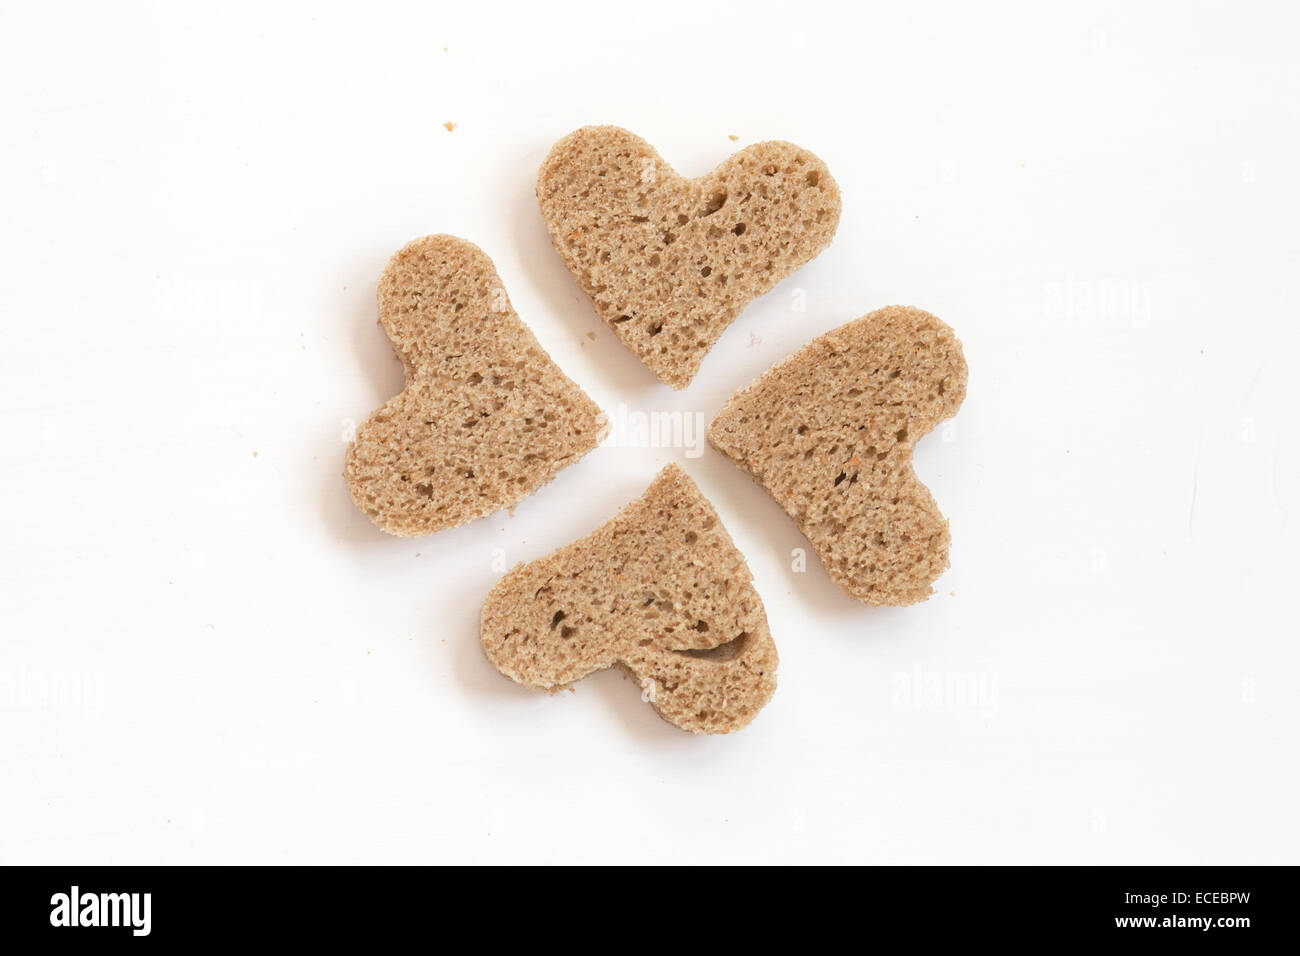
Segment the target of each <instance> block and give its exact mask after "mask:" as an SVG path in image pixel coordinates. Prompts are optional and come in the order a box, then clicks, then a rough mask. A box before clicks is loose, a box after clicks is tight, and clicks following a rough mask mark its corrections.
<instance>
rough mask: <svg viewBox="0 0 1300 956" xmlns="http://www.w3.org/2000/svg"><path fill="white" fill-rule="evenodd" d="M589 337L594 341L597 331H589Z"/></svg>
mask: <svg viewBox="0 0 1300 956" xmlns="http://www.w3.org/2000/svg"><path fill="white" fill-rule="evenodd" d="M587 338H589V339H591V340H592V341H593V342H594V341H596V333H595V332H588V333H587Z"/></svg>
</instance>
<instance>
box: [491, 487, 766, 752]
mask: <svg viewBox="0 0 1300 956" xmlns="http://www.w3.org/2000/svg"><path fill="white" fill-rule="evenodd" d="M751 582H752V577H751V575H750V573H749V566H748V565H747V564H746V563H745V558H744V556H743V555H741V553H740V552H739V551H738V550H736V546H735V545H734V544H733V543H732V541H731V536H730V535H729V534H727V531H726V529H725V528H723V526H722V522H721V521H719V520H718V513H717V512H716V511H714V510H713V505H711V504H710V503H709V501H708V499H707V498H705V497H704V496H703V495H702V494H701V493H700V490H699V488H697V487H696V486H695V482H693V481H691V479H690V478H689V477H688V476H687V474H686V473H685V472H684V471H682V469H681V468H679V467H677V466H676V465H668V466H667V467H666V468H664V469H663V470H662V471H661V472H659V475H658V476H657V477H656V478H655V480H654V482H653V483H652V484H651V485H650V487H649V488H648V489H647V490H646V492H645V494H643V495H642V496H641V497H640V498H638V499H636V500H635V501H633V502H632V503H631V504H629V505H628V506H627V507H625V508H624V509H623V510H622V511H620V512H619V513H618V514H617V515H616V516H615V517H614V518H613V519H612V520H610V521H609V522H607V523H606V524H604V525H602V526H601V527H600V528H598V529H597V530H596V531H594V532H593V533H592V534H590V535H588V536H587V537H585V538H583V539H581V540H579V541H575V542H574V543H573V544H570V545H568V546H567V547H564V548H561V549H560V550H558V551H555V552H553V553H551V554H549V555H547V556H546V557H544V558H540V559H539V560H537V561H532V562H530V563H528V564H521V565H518V566H517V567H515V568H514V570H512V571H510V572H509V573H508V574H507V575H506V576H505V577H503V578H502V579H501V580H500V582H498V583H497V586H496V587H495V588H493V589H492V592H491V593H490V594H489V595H488V596H487V600H486V601H485V602H484V603H483V618H482V633H481V637H482V641H483V650H484V652H485V653H486V654H487V657H488V660H490V661H491V662H492V663H493V665H494V666H495V667H496V668H497V669H498V670H499V671H501V673H503V674H505V675H506V676H507V677H510V678H512V679H513V680H515V681H518V682H519V683H521V684H525V685H527V686H529V687H536V688H540V689H542V690H549V691H556V690H560V689H563V688H564V687H566V686H567V685H569V684H571V683H573V682H574V681H577V680H581V679H582V678H584V677H586V676H587V675H588V674H592V673H595V672H596V671H600V670H604V669H606V668H608V667H613V666H615V665H617V666H620V667H622V668H624V669H625V670H627V671H628V672H629V673H631V675H632V676H633V677H634V678H635V679H636V680H637V681H638V683H639V684H640V685H641V688H642V696H643V697H644V698H645V699H646V700H648V701H649V703H650V704H651V705H652V706H653V707H654V708H655V710H656V711H658V712H659V715H660V716H661V717H663V718H664V719H665V720H667V721H669V722H670V723H673V724H676V725H677V726H678V727H680V728H682V729H683V730H689V731H692V732H693V733H702V734H726V733H730V732H731V731H733V730H739V729H740V728H741V727H743V726H745V725H746V724H747V723H749V722H750V721H751V720H753V719H754V715H755V714H757V713H758V711H759V709H760V708H762V706H763V705H764V704H766V703H767V701H768V699H769V698H770V697H771V696H772V692H773V691H774V690H775V689H776V667H777V654H776V645H775V644H773V643H772V636H771V634H770V633H769V632H768V627H767V615H766V613H765V612H764V610H763V602H762V601H761V600H760V599H759V596H758V592H756V591H755V590H754V586H753V584H752V583H751Z"/></svg>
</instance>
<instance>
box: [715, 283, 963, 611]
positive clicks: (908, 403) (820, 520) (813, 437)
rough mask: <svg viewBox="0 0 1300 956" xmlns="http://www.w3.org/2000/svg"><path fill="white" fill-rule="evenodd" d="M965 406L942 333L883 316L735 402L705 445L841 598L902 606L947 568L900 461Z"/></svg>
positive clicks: (828, 338) (836, 335)
mask: <svg viewBox="0 0 1300 956" xmlns="http://www.w3.org/2000/svg"><path fill="white" fill-rule="evenodd" d="M965 396H966V360H965V358H964V357H963V355H962V350H961V343H960V342H958V341H957V338H956V336H955V335H953V331H952V329H950V328H949V327H948V326H947V325H945V324H944V323H943V322H941V321H940V320H939V319H937V318H935V317H934V316H933V315H931V314H930V313H928V312H923V311H922V310H920V309H915V308H910V307H907V306H889V307H887V308H884V309H880V310H879V311H876V312H872V313H870V314H869V315H864V316H863V317H862V318H860V319H855V320H854V321H852V322H849V323H848V324H846V325H842V326H840V327H839V328H838V329H835V330H834V331H832V332H829V333H827V334H826V335H823V336H822V337H821V338H818V339H815V340H814V341H812V342H811V343H809V344H808V345H806V346H804V347H803V348H802V349H800V350H799V351H798V352H796V353H794V354H793V355H791V356H789V357H788V358H786V359H785V360H784V361H782V362H779V363H778V364H777V365H775V366H773V367H772V368H771V369H769V370H768V371H767V372H766V373H764V374H763V375H762V376H761V377H760V378H759V379H758V380H757V381H755V382H754V383H753V384H752V385H750V386H749V387H748V388H745V389H744V390H742V391H740V392H737V393H736V394H735V395H733V396H732V398H731V400H730V401H728V402H727V404H726V405H725V406H724V407H723V409H722V411H721V412H720V413H719V414H718V416H717V418H715V419H714V421H713V424H712V425H711V426H710V427H709V443H710V444H711V445H713V447H714V448H716V449H717V450H718V451H720V452H722V453H723V454H725V455H728V456H729V457H731V458H732V459H734V460H735V462H736V463H737V464H738V465H740V466H741V467H742V468H744V469H745V470H746V471H748V472H749V474H750V475H751V476H752V477H753V479H754V480H755V481H756V482H758V483H759V484H760V485H762V486H763V487H764V488H766V489H767V491H768V492H769V493H770V494H771V495H772V497H773V498H775V499H776V500H777V502H778V503H779V504H780V505H781V507H782V508H784V509H785V511H786V513H787V514H789V515H790V517H792V518H793V519H794V521H795V524H797V525H798V526H799V530H800V531H802V532H803V533H804V535H805V536H807V538H808V540H809V541H810V542H812V545H813V547H814V548H815V549H816V551H817V554H818V556H819V557H820V558H821V561H822V564H823V565H824V566H825V567H826V571H827V573H829V574H830V576H831V579H832V580H834V581H835V583H836V584H838V585H839V586H840V587H841V588H843V589H844V590H845V591H847V592H848V593H849V594H851V595H852V596H853V597H855V598H857V599H858V600H859V601H862V602H863V603H865V604H873V605H902V604H914V603H916V602H917V601H923V600H925V599H926V598H927V597H929V596H930V594H931V593H932V590H933V588H932V587H931V585H932V584H933V582H934V580H935V579H936V578H937V577H938V576H939V575H940V574H942V573H943V571H944V569H945V568H947V567H948V545H949V533H948V522H947V521H946V520H945V519H944V517H943V515H942V514H941V513H940V512H939V509H938V507H937V506H936V505H935V503H934V499H933V498H932V497H931V496H930V492H929V490H928V489H927V488H926V487H925V486H924V485H923V484H921V482H920V481H919V480H918V479H917V477H916V474H915V473H914V472H913V470H912V450H913V448H914V446H915V444H916V441H917V440H918V439H919V438H920V437H921V436H922V435H924V434H926V433H927V432H929V431H931V430H932V429H933V428H934V427H935V425H937V424H938V423H939V422H941V421H943V420H944V419H946V418H951V417H952V416H953V415H954V414H956V412H957V409H958V408H959V407H960V406H961V403H962V399H963V398H965Z"/></svg>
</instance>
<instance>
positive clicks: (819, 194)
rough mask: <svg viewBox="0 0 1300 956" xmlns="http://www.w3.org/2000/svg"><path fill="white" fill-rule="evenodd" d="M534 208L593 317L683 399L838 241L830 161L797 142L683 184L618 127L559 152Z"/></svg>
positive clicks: (564, 143) (600, 129)
mask: <svg viewBox="0 0 1300 956" xmlns="http://www.w3.org/2000/svg"><path fill="white" fill-rule="evenodd" d="M537 200H538V202H539V203H540V204H541V207H542V216H543V218H545V220H546V228H547V229H548V230H549V231H550V234H551V241H552V242H553V243H554V244H555V248H556V249H557V250H558V251H559V253H560V258H562V259H563V260H564V264H565V266H566V267H568V270H569V271H570V272H572V273H573V275H574V276H575V277H576V278H577V280H578V285H579V286H581V288H582V290H583V291H584V292H585V293H587V295H589V296H590V297H591V300H592V302H593V303H594V304H595V307H596V312H597V313H598V314H599V315H600V317H601V318H602V319H603V320H604V321H605V323H606V324H607V325H609V327H610V328H611V329H613V330H614V331H615V332H616V333H617V334H618V337H619V338H620V339H622V340H623V344H625V345H626V346H627V347H628V348H630V349H631V350H632V351H633V352H634V353H636V356H637V358H639V359H640V360H641V361H642V362H644V363H645V364H646V365H647V366H649V368H650V370H651V371H652V372H654V374H655V375H656V376H658V377H659V380H660V381H662V382H665V383H667V384H668V385H671V386H672V387H673V388H685V387H686V386H687V385H688V384H689V383H690V381H691V379H692V378H694V377H695V373H696V372H697V371H698V370H699V367H700V362H702V361H703V360H704V355H705V353H706V352H708V351H709V349H710V348H712V347H713V343H714V342H716V341H717V340H718V337H719V336H720V335H722V333H723V331H724V330H725V329H726V328H727V326H728V325H730V324H731V323H732V321H733V320H734V319H735V318H736V316H737V315H739V314H740V311H741V309H743V308H744V307H745V305H746V304H747V303H748V302H749V301H750V300H751V299H754V298H756V297H757V296H760V295H762V294H763V293H765V292H767V291H768V290H770V289H771V288H772V287H773V286H774V285H776V284H777V283H778V282H780V281H781V280H782V279H784V278H785V277H786V276H788V275H790V274H791V273H792V272H794V271H795V270H796V269H798V268H799V267H800V266H802V265H803V264H804V263H806V262H808V261H809V260H810V259H812V258H813V257H814V256H816V255H817V254H818V253H819V252H821V251H822V250H823V249H825V248H826V246H827V245H829V244H830V241H831V237H832V236H833V235H834V234H835V227H836V226H837V225H838V224H839V220H840V191H839V187H838V186H837V185H836V184H835V180H834V179H832V178H831V175H830V173H829V172H828V171H827V169H826V166H825V164H824V163H823V162H822V161H821V160H820V159H818V158H817V157H816V156H814V155H813V154H812V153H810V152H808V151H807V150H805V149H800V148H799V147H798V146H795V145H793V144H791V143H783V142H767V143H758V144H757V145H754V146H750V147H748V148H746V149H743V150H741V151H740V152H739V153H736V154H735V155H734V156H732V157H731V158H730V159H728V160H727V161H726V162H724V163H723V164H722V165H720V166H718V167H717V168H716V169H715V170H713V172H711V173H709V174H708V175H707V176H701V177H700V178H699V179H686V178H684V177H682V176H679V175H678V174H677V173H675V172H674V171H673V169H672V167H671V166H669V165H668V164H667V163H666V162H664V160H663V158H662V157H661V156H660V155H659V154H658V153H657V152H655V150H654V147H652V146H651V145H650V144H649V143H647V142H646V141H645V140H643V139H641V137H639V136H634V135H633V134H632V133H629V132H628V131H627V130H625V129H619V128H618V127H617V126H586V127H583V128H582V129H580V130H578V131H576V132H574V133H570V134H569V135H568V136H566V137H564V139H562V140H560V141H559V142H558V143H556V144H555V146H554V147H553V148H552V149H551V152H550V155H549V156H547V157H546V161H545V162H544V163H542V169H541V172H540V173H539V174H538V177H537Z"/></svg>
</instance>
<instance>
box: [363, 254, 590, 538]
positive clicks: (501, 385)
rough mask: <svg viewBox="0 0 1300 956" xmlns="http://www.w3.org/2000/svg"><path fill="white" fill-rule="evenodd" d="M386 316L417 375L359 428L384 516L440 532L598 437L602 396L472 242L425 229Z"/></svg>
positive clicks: (393, 527)
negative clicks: (527, 315) (582, 379)
mask: <svg viewBox="0 0 1300 956" xmlns="http://www.w3.org/2000/svg"><path fill="white" fill-rule="evenodd" d="M379 322H380V324H381V325H382V326H383V328H384V331H385V332H387V333H388V337H389V339H390V340H392V343H393V348H394V349H395V350H396V351H397V354H398V356H400V358H401V359H402V363H403V365H405V367H406V386H405V388H403V389H402V392H401V394H399V395H398V396H397V397H396V398H393V399H392V400H390V401H389V402H387V403H386V404H385V405H384V406H383V407H381V408H379V409H378V410H377V411H375V412H374V413H373V414H372V415H371V416H370V417H369V418H368V419H367V420H366V421H365V423H364V424H362V425H361V427H360V428H358V429H357V436H356V440H355V441H354V442H353V443H352V444H351V446H350V447H349V448H348V453H347V460H346V464H345V466H344V472H343V474H344V477H345V478H346V479H347V483H348V489H349V490H350V491H351V492H352V499H353V500H354V501H355V502H356V503H357V507H358V508H360V509H361V510H362V511H364V512H365V513H366V515H367V516H368V517H369V518H370V520H371V521H373V522H374V523H375V524H376V525H378V526H379V527H380V528H382V529H383V530H385V531H387V532H389V533H391V534H396V535H403V536H406V537H411V536H416V535H423V534H431V533H433V532H435V531H441V530H443V529H444V528H452V527H455V526H456V525H461V524H464V523H466V522H467V521H473V520H474V519H475V518H481V517H483V516H484V515H487V514H491V513H492V512H494V511H497V510H499V509H501V508H506V507H509V506H511V505H514V504H516V503H517V502H518V501H520V500H521V499H523V498H524V497H526V496H528V495H530V494H532V493H533V492H534V491H536V490H537V489H538V488H539V487H541V486H542V485H544V484H546V482H548V481H550V480H551V479H552V478H553V477H555V474H556V472H558V471H559V470H560V469H561V468H563V467H565V466H566V465H571V464H573V463H574V462H576V461H577V460H578V459H579V458H581V457H582V456H583V455H585V454H586V453H587V452H589V451H591V450H592V449H593V448H595V447H596V445H597V444H598V443H599V441H600V437H601V435H600V432H601V425H600V424H599V422H598V417H599V416H600V410H599V409H598V408H597V407H596V405H595V403H594V402H592V400H591V399H590V398H588V397H587V395H586V394H585V393H584V392H583V391H582V389H580V388H579V387H578V386H577V385H575V384H574V383H573V382H572V381H571V380H570V379H569V378H568V377H567V376H566V375H565V374H564V373H563V372H561V371H560V369H559V368H558V367H557V366H556V365H555V363H554V362H553V361H551V357H550V356H549V355H547V354H546V351H545V350H544V349H543V348H542V347H541V345H539V344H538V342H537V339H536V338H534V337H533V334H532V332H530V331H529V330H528V328H527V326H525V325H524V324H523V322H521V321H520V319H519V316H518V315H516V314H515V311H514V309H513V308H511V306H510V300H509V299H508V298H507V297H506V292H505V287H504V286H503V285H502V284H501V279H500V278H499V277H498V276H497V271H496V267H495V266H494V265H493V264H492V260H491V259H489V258H488V257H487V256H486V255H485V254H484V253H483V251H482V250H481V249H479V247H478V246H476V245H474V244H473V243H472V242H467V241H465V240H464V239H457V238H456V237H454V236H428V237H426V238H424V239H417V240H416V241H414V242H412V243H410V244H409V245H407V246H406V247H405V248H403V249H402V250H401V251H400V252H398V253H397V254H396V255H395V256H393V258H392V259H391V260H390V261H389V263H388V267H387V268H386V269H385V270H384V274H383V277H382V278H381V279H380V281H379Z"/></svg>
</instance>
